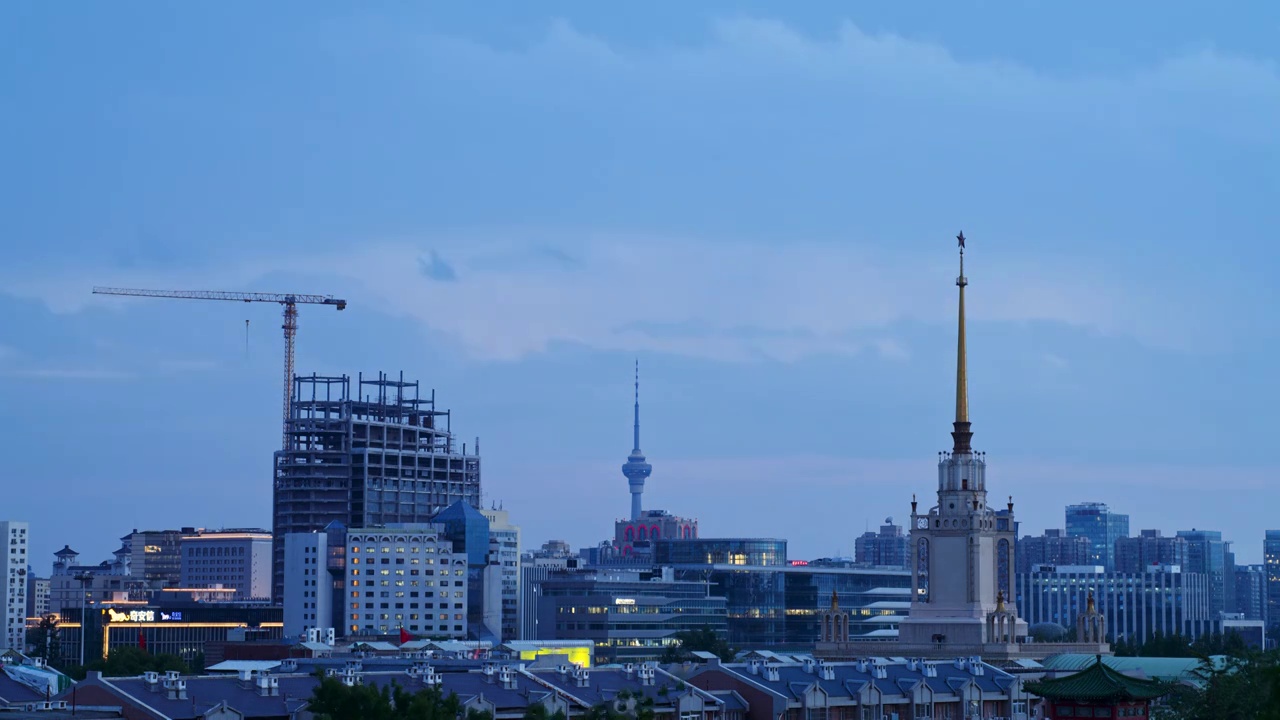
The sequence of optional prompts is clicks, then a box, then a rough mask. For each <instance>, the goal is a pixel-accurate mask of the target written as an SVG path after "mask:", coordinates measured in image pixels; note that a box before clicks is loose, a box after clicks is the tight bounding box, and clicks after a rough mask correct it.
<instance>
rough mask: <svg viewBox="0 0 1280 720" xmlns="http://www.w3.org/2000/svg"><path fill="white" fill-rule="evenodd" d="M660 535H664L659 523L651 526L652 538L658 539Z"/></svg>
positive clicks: (650, 536)
mask: <svg viewBox="0 0 1280 720" xmlns="http://www.w3.org/2000/svg"><path fill="white" fill-rule="evenodd" d="M660 537H662V530H660V529H658V526H657V525H654V526H653V527H651V528H649V539H650V540H657V539H658V538H660Z"/></svg>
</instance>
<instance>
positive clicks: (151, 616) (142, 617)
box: [106, 608, 182, 623]
mask: <svg viewBox="0 0 1280 720" xmlns="http://www.w3.org/2000/svg"><path fill="white" fill-rule="evenodd" d="M106 614H107V619H108V620H109V621H110V622H113V623H125V622H135V623H141V622H148V623H149V622H155V621H156V620H157V619H159V620H161V621H165V622H170V621H173V622H181V621H182V613H181V612H156V611H155V610H130V611H128V612H120V611H117V610H113V609H111V608H107V610H106Z"/></svg>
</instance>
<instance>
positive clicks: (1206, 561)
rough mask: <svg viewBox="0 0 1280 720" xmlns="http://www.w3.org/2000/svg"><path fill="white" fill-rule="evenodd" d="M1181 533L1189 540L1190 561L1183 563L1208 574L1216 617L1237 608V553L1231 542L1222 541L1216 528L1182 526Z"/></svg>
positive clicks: (1191, 570) (1190, 568)
mask: <svg viewBox="0 0 1280 720" xmlns="http://www.w3.org/2000/svg"><path fill="white" fill-rule="evenodd" d="M1178 537H1180V538H1185V539H1186V541H1187V562H1186V564H1184V565H1183V566H1182V567H1183V568H1184V569H1185V570H1186V571H1188V572H1193V573H1203V574H1205V575H1207V576H1208V577H1209V611H1210V612H1211V613H1213V614H1214V617H1217V616H1218V615H1219V614H1220V613H1229V612H1234V611H1235V605H1236V600H1235V595H1236V584H1235V582H1234V580H1235V554H1234V553H1232V552H1231V543H1230V542H1226V541H1223V539H1222V533H1221V532H1219V531H1217V530H1196V529H1194V528H1193V529H1191V530H1179V531H1178Z"/></svg>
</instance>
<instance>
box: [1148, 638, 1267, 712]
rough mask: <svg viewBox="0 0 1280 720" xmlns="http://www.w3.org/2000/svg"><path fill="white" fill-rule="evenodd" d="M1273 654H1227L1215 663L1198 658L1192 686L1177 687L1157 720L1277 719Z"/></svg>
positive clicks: (1204, 658)
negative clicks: (1242, 655)
mask: <svg viewBox="0 0 1280 720" xmlns="http://www.w3.org/2000/svg"><path fill="white" fill-rule="evenodd" d="M1276 659H1277V658H1276V654H1275V653H1274V652H1273V653H1268V654H1263V653H1250V654H1249V656H1248V657H1227V658H1226V659H1225V661H1224V662H1221V663H1215V662H1214V661H1213V660H1211V659H1210V658H1208V657H1207V656H1206V657H1202V658H1200V666H1199V667H1198V668H1197V669H1196V671H1195V673H1194V676H1195V682H1196V685H1198V686H1199V687H1192V686H1189V685H1183V686H1180V687H1178V688H1177V689H1176V690H1175V691H1174V692H1173V694H1171V695H1170V696H1169V698H1168V702H1167V706H1166V707H1165V708H1162V710H1161V713H1160V714H1159V715H1158V716H1157V717H1158V718H1160V720H1263V719H1266V720H1277V719H1280V714H1277V709H1276V705H1277V704H1280V676H1278V675H1277V672H1278V671H1277V665H1276Z"/></svg>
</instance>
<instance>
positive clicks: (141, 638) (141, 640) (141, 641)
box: [138, 630, 147, 650]
mask: <svg viewBox="0 0 1280 720" xmlns="http://www.w3.org/2000/svg"><path fill="white" fill-rule="evenodd" d="M138 647H139V648H141V649H143V650H146V649H147V636H146V635H143V634H142V630H138Z"/></svg>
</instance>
